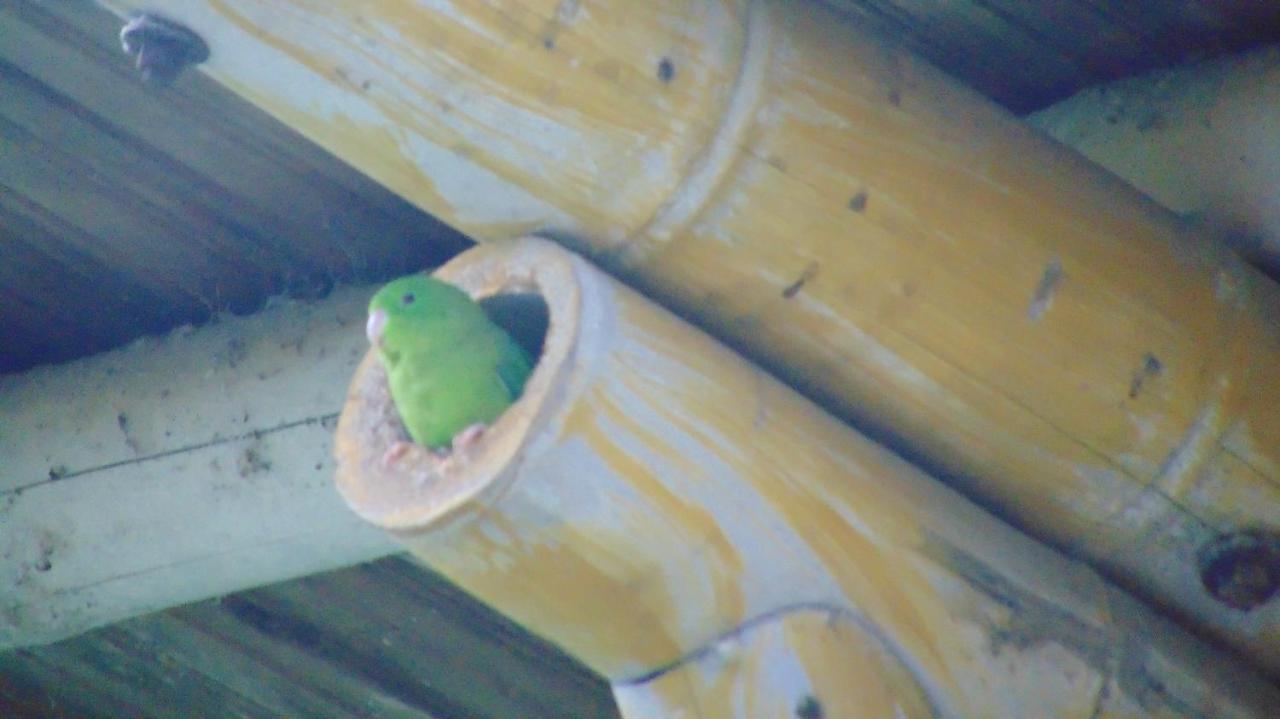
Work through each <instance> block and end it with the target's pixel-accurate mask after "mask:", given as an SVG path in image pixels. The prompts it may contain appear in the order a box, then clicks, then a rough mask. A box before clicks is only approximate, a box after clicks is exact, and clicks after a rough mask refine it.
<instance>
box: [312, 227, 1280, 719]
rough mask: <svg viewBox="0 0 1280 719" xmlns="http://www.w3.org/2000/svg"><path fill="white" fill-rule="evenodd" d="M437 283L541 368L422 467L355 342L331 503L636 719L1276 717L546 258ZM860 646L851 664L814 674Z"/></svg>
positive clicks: (719, 352)
mask: <svg viewBox="0 0 1280 719" xmlns="http://www.w3.org/2000/svg"><path fill="white" fill-rule="evenodd" d="M437 274H438V276H440V277H443V278H444V279H446V280H448V281H450V282H453V283H455V284H456V285H458V286H459V287H462V288H463V289H465V290H466V291H468V292H469V293H470V294H471V295H472V296H473V297H476V298H478V299H484V298H495V297H498V298H504V299H503V300H502V302H503V303H504V304H505V305H506V306H510V305H511V304H513V303H515V304H517V305H519V306H524V307H526V308H528V310H527V311H525V312H523V313H519V314H517V315H516V316H517V317H519V316H524V317H534V318H536V317H539V316H544V315H545V316H546V317H547V318H548V319H547V322H546V325H547V328H548V329H547V330H546V333H545V340H544V341H543V342H542V345H541V346H542V352H541V357H540V359H539V363H538V366H537V368H536V370H535V372H534V374H533V376H532V377H531V378H530V380H529V383H528V384H527V386H526V388H525V392H524V395H523V396H522V397H521V399H520V400H519V401H518V402H517V403H516V404H515V405H514V406H513V407H512V408H511V409H510V410H508V412H507V413H505V414H504V415H503V416H502V417H501V418H499V420H498V421H497V422H496V423H495V424H494V425H493V427H491V428H490V430H489V432H487V433H486V434H485V435H484V437H483V438H482V439H481V440H480V441H479V443H478V444H477V445H476V446H475V447H474V448H473V449H472V450H471V451H468V452H466V453H464V454H462V455H460V456H458V457H455V458H454V459H453V460H451V461H450V464H448V465H447V466H446V467H445V468H444V469H442V470H437V469H435V467H436V465H435V463H434V461H431V462H423V461H422V457H421V456H419V455H417V454H414V453H410V454H408V455H405V457H404V458H403V459H400V460H395V459H391V460H390V461H389V460H388V458H389V456H390V455H388V454H387V450H388V448H390V447H391V446H392V444H393V442H395V441H396V440H397V439H399V438H401V437H403V436H404V434H403V428H402V427H401V426H400V424H399V420H398V418H397V415H396V412H395V409H394V405H393V404H392V403H391V402H390V400H389V398H388V396H387V391H386V384H385V374H384V372H383V370H382V365H381V363H380V362H379V361H378V360H377V358H376V355H374V354H372V353H370V354H369V355H367V356H366V357H365V359H364V361H363V362H362V363H361V365H360V368H359V369H358V370H357V373H356V376H355V377H354V379H353V381H352V385H351V389H350V391H349V394H348V400H347V404H346V406H345V407H344V409H343V413H342V417H341V419H340V420H339V425H338V430H337V436H336V440H335V451H336V453H337V457H338V487H339V490H340V491H341V493H342V494H343V496H344V497H345V498H346V500H347V502H348V504H349V505H350V506H351V507H352V508H353V509H354V510H355V511H356V512H357V513H359V514H360V515H361V516H363V517H365V518H366V519H368V520H370V521H372V522H373V523H375V524H377V525H378V526H381V527H383V528H385V529H387V530H389V531H391V532H392V533H393V534H395V535H396V536H397V537H398V538H399V539H400V540H401V541H403V542H404V543H405V545H406V546H407V547H408V548H409V549H410V550H411V551H412V552H413V553H414V554H416V555H417V556H418V557H420V558H422V559H423V560H424V561H426V562H427V563H428V564H430V565H431V566H432V567H433V568H435V569H436V570H438V571H440V572H442V573H443V574H444V575H445V576H447V577H449V578H450V579H451V580H452V581H454V582H456V583H457V584H459V585H460V586H462V587H463V588H464V589H466V590H467V591H468V592H470V593H472V594H473V595H475V596H476V597H478V598H479V599H481V600H482V601H484V602H486V603H488V604H490V605H492V606H494V607H495V608H497V609H499V610H500V611H502V612H504V613H506V614H508V615H509V616H511V617H513V618H515V619H516V620H517V621H519V622H521V623H522V624H524V625H525V626H526V627H528V628H529V629H531V630H532V631H534V632H536V633H539V634H541V635H543V636H545V637H547V638H549V639H550V640H552V641H553V642H555V643H557V644H559V645H560V646H562V647H563V648H565V649H566V650H567V651H569V652H570V653H571V654H574V655H575V656H577V657H578V658H579V659H581V660H582V661H584V662H585V663H586V664H587V665H588V666H590V667H592V668H593V669H595V670H596V671H598V672H600V673H601V674H602V675H604V676H605V677H607V678H609V679H610V680H611V681H613V682H614V684H615V686H616V687H617V688H618V696H619V698H620V700H621V703H622V705H623V706H624V707H626V708H629V711H632V712H634V713H632V714H630V716H632V717H638V716H655V717H656V716H661V717H673V716H679V710H680V709H681V708H682V707H683V708H686V709H687V708H689V707H691V706H695V705H696V706H699V707H702V709H701V710H700V711H702V712H703V713H702V715H703V716H739V717H742V716H766V715H769V716H772V715H773V714H761V713H757V712H756V711H754V710H753V709H751V707H754V708H755V709H759V710H761V711H764V708H767V707H776V706H789V707H797V708H806V707H807V708H806V711H809V712H810V713H812V712H813V711H814V710H813V708H812V707H809V706H807V705H806V698H807V697H809V696H812V697H813V699H814V700H815V701H816V702H818V703H819V704H820V705H822V706H827V707H847V706H855V707H856V706H858V704H857V702H858V701H860V700H859V699H858V697H863V698H865V701H866V702H867V706H868V707H869V708H874V707H876V706H881V707H883V706H892V705H895V704H896V705H897V706H898V707H899V709H900V710H901V711H902V712H904V713H905V714H906V715H907V716H931V715H937V716H974V717H977V716H981V717H1000V716H1007V717H1024V716H1033V715H1034V716H1058V717H1091V716H1097V715H1098V714H1099V713H1101V714H1104V715H1105V714H1109V713H1112V712H1118V711H1120V709H1121V708H1123V707H1125V706H1133V707H1140V708H1141V709H1142V710H1143V711H1145V712H1149V713H1151V714H1162V713H1163V714H1165V715H1169V716H1194V715H1196V714H1198V713H1204V714H1214V715H1218V716H1229V715H1234V716H1265V715H1267V712H1269V711H1271V710H1273V709H1274V707H1275V706H1280V692H1277V690H1276V689H1275V688H1274V687H1272V686H1270V685H1269V684H1267V683H1266V682H1264V681H1262V680H1260V679H1258V678H1257V676H1256V675H1254V674H1252V673H1251V672H1250V671H1249V670H1248V669H1245V668H1243V667H1239V666H1234V665H1233V664H1232V663H1231V661H1229V660H1226V659H1225V658H1224V657H1223V656H1222V655H1218V654H1216V653H1215V652H1214V651H1213V650H1210V649H1209V648H1207V647H1206V646H1205V645H1203V644H1200V643H1199V642H1197V641H1195V640H1192V639H1190V638H1189V637H1188V636H1187V635H1185V634H1183V633H1182V631H1181V630H1179V629H1177V628H1175V627H1173V626H1172V625H1170V624H1168V623H1167V622H1165V621H1164V620H1160V619H1156V618H1154V617H1152V616H1151V615H1150V614H1149V610H1147V609H1146V608H1144V607H1142V606H1141V605H1139V604H1137V603H1136V602H1134V601H1133V600H1131V599H1129V598H1128V597H1127V596H1126V595H1124V594H1122V593H1121V592H1119V591H1118V590H1115V589H1112V588H1110V587H1109V586H1108V585H1107V584H1105V583H1104V582H1103V581H1102V580H1101V579H1100V578H1099V577H1098V576H1097V575H1096V574H1093V573H1092V572H1091V571H1089V570H1087V569H1085V568H1084V567H1083V566H1082V565H1079V564H1075V563H1072V562H1070V561H1068V560H1066V559H1064V558H1063V557H1062V556H1061V555H1058V554H1056V553H1054V552H1052V551H1051V550H1048V549H1046V548H1044V547H1043V546H1041V545H1038V544H1036V543H1034V542H1032V541H1031V540H1029V539H1027V538H1026V537H1025V536H1023V535H1021V534H1018V533H1017V532H1016V531H1014V530H1012V529H1010V528H1009V527H1007V526H1005V525H1003V524H1001V523H999V522H998V521H996V520H995V519H994V518H992V517H991V516H990V515H988V514H986V513H984V512H983V511H982V510H980V509H978V508H977V507H975V506H973V505H971V504H969V503H968V502H967V501H965V500H964V499H962V498H961V497H960V496H959V495H957V494H955V493H953V492H952V491H950V490H948V489H946V488H944V487H942V486H941V485H940V484H938V483H936V482H934V481H933V480H931V479H930V478H928V477H927V476H925V475H923V474H921V473H920V472H919V470H917V469H915V468H914V467H912V466H911V465H909V464H907V463H906V462H903V461H902V460H900V459H898V458H897V457H895V456H893V455H892V454H890V453H888V452H887V451H885V450H884V449H882V448H880V447H879V446H878V445H876V444H874V443H872V442H871V441H869V440H867V439H865V438H864V437H862V436H861V435H859V434H857V433H856V432H854V431H853V430H851V429H849V428H848V427H847V426H845V425H843V424H841V423H840V422H839V421H837V420H835V419H833V418H832V417H830V416H829V415H827V414H825V413H824V412H822V411H821V410H820V409H819V408H817V407H816V406H815V405H813V404H812V403H810V402H808V401H807V400H805V399H803V398H801V397H800V396H799V395H798V394H796V393H795V392H794V391H793V390H791V389H789V388H787V387H786V386H784V385H782V384H781V383H779V382H778V381H776V380H774V379H773V378H771V377H770V376H768V375H767V374H765V373H763V372H762V371H760V370H758V369H757V368H755V367H754V366H752V365H750V364H749V363H747V362H746V361H744V360H743V359H741V358H739V357H738V356H737V355H736V354H734V353H733V352H731V351H730V350H728V349H726V348H725V347H724V346H722V345H719V344H717V343H716V342H715V341H714V340H712V339H710V338H709V337H707V336H706V335H704V334H702V333H701V332H699V331H697V330H696V329H694V328H692V327H691V326H690V325H688V324H685V323H684V322H683V321H681V320H679V319H677V318H676V317H674V316H673V315H671V314H668V313H667V312H665V311H664V310H661V309H660V308H658V307H657V306H656V305H654V304H653V303H651V302H650V301H648V300H646V299H645V298H644V297H642V296H641V295H639V294H636V293H635V292H633V291H631V290H628V289H626V288H625V287H623V286H621V285H620V284H618V283H617V282H616V281H614V280H612V279H610V278H609V277H607V276H606V275H604V274H603V273H602V272H600V271H599V270H596V269H595V268H594V267H592V266H591V265H589V264H588V263H587V262H585V261H584V260H582V259H580V258H578V257H577V256H575V255H572V254H571V253H569V252H567V251H565V250H563V249H561V248H559V247H558V246H556V245H554V244H552V243H550V242H546V241H539V240H525V241H521V242H515V243H494V244H490V245H485V246H481V247H479V248H476V249H473V250H471V251H469V252H467V253H465V254H464V255H462V256H460V257H458V258H456V259H455V260H453V261H452V262H450V263H449V264H448V265H446V266H445V267H444V268H442V269H441V270H439V271H438V273H437ZM513 297H514V298H516V299H512V298H513ZM539 297H540V298H541V302H539V300H538V299H537V298H539ZM489 301H490V302H496V301H497V300H493V299H490V300H489ZM544 305H545V313H539V312H538V311H536V310H537V309H538V308H539V307H542V306H544ZM514 326H516V327H519V326H520V325H519V323H515V324H514ZM523 334H525V333H523V332H517V335H523ZM530 344H531V345H532V346H537V340H536V338H535V339H534V340H532V341H531V342H530ZM812 614H820V615H825V617H824V620H823V621H816V622H815V621H813V620H812V617H811V616H809V615H812ZM806 617H808V618H806ZM735 635H736V636H735ZM854 657H860V658H861V661H863V662H870V665H868V666H853V667H850V668H847V669H846V668H844V667H842V666H839V665H825V664H824V663H823V661H824V660H834V661H839V662H851V663H852V664H854V665H857V664H858V662H857V661H855V660H854ZM846 683H847V686H845V684H846ZM744 697H750V702H749V703H748V704H743V703H742V702H743V701H745V699H744ZM802 705H805V706H802ZM801 716H803V715H801ZM830 716H848V715H845V714H837V713H832V714H830Z"/></svg>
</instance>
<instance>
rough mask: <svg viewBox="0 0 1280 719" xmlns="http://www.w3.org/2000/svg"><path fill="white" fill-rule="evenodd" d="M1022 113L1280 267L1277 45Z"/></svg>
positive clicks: (1200, 224)
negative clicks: (1030, 113) (1035, 111)
mask: <svg viewBox="0 0 1280 719" xmlns="http://www.w3.org/2000/svg"><path fill="white" fill-rule="evenodd" d="M1027 119H1028V121H1029V122H1030V123H1031V124H1032V125H1035V126H1036V127H1039V128H1040V129H1042V130H1044V131H1045V132H1047V133H1049V134H1050V135H1052V136H1053V137H1054V139H1057V140H1059V141H1060V142H1062V143H1064V144H1066V145H1069V146H1070V147H1072V148H1075V149H1076V150H1078V151H1079V152H1080V153H1081V154H1083V155H1084V156H1085V157H1088V158H1089V159H1091V160H1093V161H1094V162H1096V163H1098V164H1099V165H1102V166H1103V167H1105V168H1107V169H1108V170H1110V171H1111V172H1114V173H1115V174H1117V175H1119V176H1120V177H1122V178H1124V179H1125V180H1128V181H1129V182H1130V183H1132V184H1133V186H1134V187H1137V188H1138V189H1139V190H1142V191H1143V192H1145V193H1146V194H1147V195H1150V196H1151V197H1152V198H1153V199H1155V200H1156V201H1157V202H1159V203H1160V204H1162V205H1164V206H1165V207H1168V208H1170V209H1171V210H1173V211H1175V212H1177V213H1179V214H1181V215H1182V216H1183V217H1185V218H1187V219H1188V220H1189V221H1190V222H1191V223H1192V224H1194V225H1195V226H1196V227H1197V228H1200V229H1203V230H1205V231H1206V232H1208V233H1210V234H1212V235H1215V236H1219V237H1223V238H1225V239H1226V240H1227V241H1228V242H1229V243H1230V244H1232V245H1234V246H1235V247H1236V248H1237V249H1239V250H1240V251H1241V252H1242V253H1243V254H1244V256H1245V257H1247V258H1249V259H1250V260H1251V261H1252V262H1254V263H1255V264H1257V265H1259V266H1261V267H1263V268H1264V269H1266V270H1268V271H1269V272H1270V273H1272V275H1273V276H1277V277H1280V46H1271V47H1266V48H1262V49H1259V50H1254V51H1252V52H1249V53H1246V54H1243V55H1238V56H1232V57H1224V58H1218V59H1214V60H1209V61H1205V62H1199V63H1194V64H1191V65H1187V66H1184V67H1180V68H1174V69H1172V70H1160V71H1157V72H1153V73H1150V74H1147V75H1144V76H1142V77H1137V78H1133V79H1128V80H1122V81H1120V82H1114V83H1109V84H1106V85H1100V86H1098V87H1093V88H1089V89H1087V90H1084V91H1082V92H1080V93H1078V94H1076V95H1075V96H1074V97H1072V98H1070V99H1067V100H1064V101H1062V102H1060V103H1058V104H1056V105H1054V106H1053V107H1050V108H1047V109H1045V110H1041V111H1040V112H1037V113H1034V114H1032V115H1031V116H1030V117H1028V118H1027Z"/></svg>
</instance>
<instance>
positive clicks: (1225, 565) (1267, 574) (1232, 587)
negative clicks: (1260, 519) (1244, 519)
mask: <svg viewBox="0 0 1280 719" xmlns="http://www.w3.org/2000/svg"><path fill="white" fill-rule="evenodd" d="M1199 564H1200V581H1201V582H1202V583H1203V584H1204V588H1205V590H1206V591H1208V592H1209V594H1210V595H1211V596H1213V598H1214V599H1216V600H1218V601H1219V602H1222V603H1223V604H1226V605H1227V606H1229V607H1232V608H1233V609H1239V610H1241V611H1248V610H1250V609H1253V608H1255V607H1258V606H1260V605H1262V604H1264V603H1266V602H1267V601H1268V600H1270V599H1272V598H1273V597H1275V596H1276V593H1277V591H1280V534H1277V533H1275V532H1265V531H1261V530H1245V531H1241V532H1234V533H1232V534H1226V535H1223V536H1221V537H1219V538H1217V539H1215V540H1213V541H1212V542H1209V543H1208V544H1207V545H1205V546H1204V548H1203V549H1201V551H1200V562H1199Z"/></svg>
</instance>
